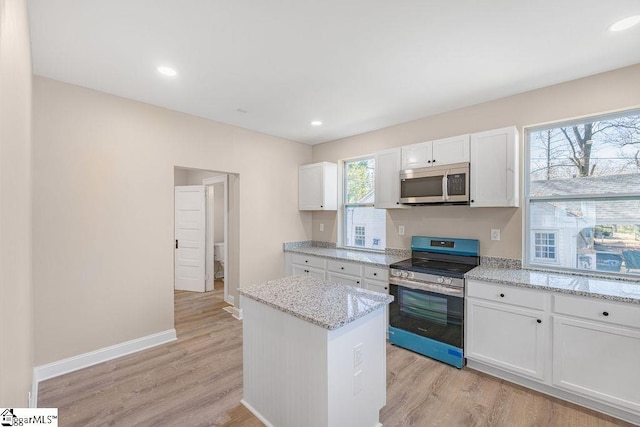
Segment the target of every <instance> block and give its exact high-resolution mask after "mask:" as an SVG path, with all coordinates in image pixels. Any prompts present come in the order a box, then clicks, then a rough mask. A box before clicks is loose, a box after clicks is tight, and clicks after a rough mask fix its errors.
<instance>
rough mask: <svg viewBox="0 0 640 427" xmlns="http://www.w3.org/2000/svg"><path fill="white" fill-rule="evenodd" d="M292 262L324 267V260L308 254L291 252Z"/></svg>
mask: <svg viewBox="0 0 640 427" xmlns="http://www.w3.org/2000/svg"><path fill="white" fill-rule="evenodd" d="M291 263H292V264H301V265H307V266H309V267H316V268H325V263H326V260H325V259H323V258H318V257H314V256H310V255H303V254H293V256H292V257H291Z"/></svg>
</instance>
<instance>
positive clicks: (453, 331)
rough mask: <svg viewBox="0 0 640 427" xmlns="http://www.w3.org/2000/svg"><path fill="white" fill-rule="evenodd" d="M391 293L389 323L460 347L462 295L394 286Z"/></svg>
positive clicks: (391, 287)
mask: <svg viewBox="0 0 640 427" xmlns="http://www.w3.org/2000/svg"><path fill="white" fill-rule="evenodd" d="M390 292H391V294H392V295H393V296H394V298H395V300H394V301H393V302H392V303H391V305H390V306H389V324H390V325H391V326H394V327H396V328H399V329H403V330H405V331H408V332H412V333H414V334H416V335H421V336H424V337H427V338H431V339H434V340H436V341H441V342H444V343H447V344H450V345H452V346H455V347H460V348H462V323H463V310H464V299H463V298H460V297H453V296H449V295H441V294H437V293H433V292H426V291H421V290H414V289H410V288H404V287H401V286H397V285H391V286H390Z"/></svg>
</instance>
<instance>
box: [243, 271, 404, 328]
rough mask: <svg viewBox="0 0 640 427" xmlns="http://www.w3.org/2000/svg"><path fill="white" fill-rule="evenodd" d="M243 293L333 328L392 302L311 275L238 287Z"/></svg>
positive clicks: (387, 298) (371, 293)
mask: <svg viewBox="0 0 640 427" xmlns="http://www.w3.org/2000/svg"><path fill="white" fill-rule="evenodd" d="M239 293H240V295H242V296H244V297H247V298H251V299H252V300H255V301H258V302H261V303H263V304H266V305H268V306H270V307H273V308H275V309H277V310H280V311H283V312H285V313H288V314H291V315H293V316H295V317H298V318H300V319H303V320H306V321H307V322H310V323H313V324H314V325H318V326H320V327H322V328H325V329H329V330H334V329H338V328H340V327H342V326H344V325H346V324H347V323H350V322H353V321H354V320H356V319H359V318H360V317H363V316H365V315H367V314H369V313H371V312H373V311H375V310H377V309H379V308H381V307H384V306H385V305H387V304H389V303H390V302H391V301H393V296H390V295H385V294H382V293H379V292H373V291H368V290H365V289H360V288H354V287H352V286H346V285H342V284H338V283H333V282H329V281H326V280H320V279H316V278H313V277H308V276H292V277H284V278H282V279H276V280H270V281H268V282H265V283H261V284H256V285H251V286H247V287H245V288H240V289H239Z"/></svg>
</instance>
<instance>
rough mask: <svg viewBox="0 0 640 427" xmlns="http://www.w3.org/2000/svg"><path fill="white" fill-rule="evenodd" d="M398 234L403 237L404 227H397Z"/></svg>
mask: <svg viewBox="0 0 640 427" xmlns="http://www.w3.org/2000/svg"><path fill="white" fill-rule="evenodd" d="M398 234H399V235H401V236H404V225H400V226H398Z"/></svg>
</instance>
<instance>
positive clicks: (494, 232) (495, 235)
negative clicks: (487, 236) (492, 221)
mask: <svg viewBox="0 0 640 427" xmlns="http://www.w3.org/2000/svg"><path fill="white" fill-rule="evenodd" d="M491 240H500V229H499V228H492V229H491Z"/></svg>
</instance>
